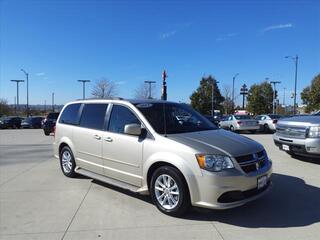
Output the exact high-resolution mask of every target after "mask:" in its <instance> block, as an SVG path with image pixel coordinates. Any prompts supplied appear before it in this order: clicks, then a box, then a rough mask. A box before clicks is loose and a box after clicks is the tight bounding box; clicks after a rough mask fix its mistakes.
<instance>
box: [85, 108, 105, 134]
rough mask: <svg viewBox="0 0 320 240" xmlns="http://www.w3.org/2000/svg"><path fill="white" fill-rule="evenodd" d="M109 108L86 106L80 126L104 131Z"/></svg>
mask: <svg viewBox="0 0 320 240" xmlns="http://www.w3.org/2000/svg"><path fill="white" fill-rule="evenodd" d="M107 107H108V104H85V105H84V107H83V110H82V115H81V120H80V126H81V127H85V128H92V129H97V130H102V129H103V124H104V119H105V116H106V111H107Z"/></svg>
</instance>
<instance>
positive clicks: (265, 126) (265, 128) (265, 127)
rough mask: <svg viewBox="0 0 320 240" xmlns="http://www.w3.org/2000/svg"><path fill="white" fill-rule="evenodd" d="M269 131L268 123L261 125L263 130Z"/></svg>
mask: <svg viewBox="0 0 320 240" xmlns="http://www.w3.org/2000/svg"><path fill="white" fill-rule="evenodd" d="M269 131H270V129H269V126H268V124H265V125H263V132H264V133H268V132H269Z"/></svg>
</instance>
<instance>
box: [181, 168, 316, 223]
mask: <svg viewBox="0 0 320 240" xmlns="http://www.w3.org/2000/svg"><path fill="white" fill-rule="evenodd" d="M272 180H273V188H272V189H271V190H270V192H269V193H267V194H266V195H265V196H263V197H262V198H260V199H258V200H256V201H254V202H251V203H248V204H246V205H244V206H241V207H238V208H234V209H228V210H223V211H219V210H206V209H198V208H197V209H194V210H193V211H191V212H190V213H189V214H188V215H187V216H185V218H187V219H190V220H198V221H217V222H221V223H227V224H231V225H235V226H240V227H247V228H283V227H299V226H306V225H311V224H313V223H317V222H319V221H320V204H319V201H320V188H318V187H314V186H311V185H308V184H306V183H305V181H304V180H303V179H300V178H297V177H292V176H287V175H282V174H273V176H272Z"/></svg>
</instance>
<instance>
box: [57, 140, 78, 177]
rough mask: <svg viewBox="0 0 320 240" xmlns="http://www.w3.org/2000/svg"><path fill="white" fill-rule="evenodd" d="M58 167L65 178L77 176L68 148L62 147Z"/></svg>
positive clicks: (71, 154) (74, 163)
mask: <svg viewBox="0 0 320 240" xmlns="http://www.w3.org/2000/svg"><path fill="white" fill-rule="evenodd" d="M60 167H61V170H62V173H63V174H64V175H65V176H66V177H70V178H73V177H75V176H76V175H77V174H76V172H75V171H74V169H75V167H76V162H75V161H74V157H73V153H72V151H71V149H70V148H69V147H68V146H64V147H63V148H62V149H61V152H60Z"/></svg>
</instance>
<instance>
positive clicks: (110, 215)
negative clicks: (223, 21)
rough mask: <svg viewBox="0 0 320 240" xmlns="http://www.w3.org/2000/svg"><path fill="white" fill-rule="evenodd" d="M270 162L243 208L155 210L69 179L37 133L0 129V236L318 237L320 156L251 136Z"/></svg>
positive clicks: (145, 201) (144, 200) (112, 190)
mask: <svg viewBox="0 0 320 240" xmlns="http://www.w3.org/2000/svg"><path fill="white" fill-rule="evenodd" d="M247 136H248V137H250V138H252V139H254V140H256V141H258V142H260V143H261V144H263V145H264V147H265V148H266V150H267V152H268V154H269V156H270V158H271V159H272V160H273V170H274V174H273V188H272V189H271V190H270V191H269V193H268V194H266V195H265V196H264V197H263V198H261V199H259V200H257V201H254V202H251V203H249V204H247V205H244V206H241V207H238V208H235V209H229V210H223V211H213V210H206V209H192V211H191V212H190V213H188V214H187V215H186V216H184V217H183V218H174V217H169V216H166V215H164V214H162V213H160V212H159V211H158V210H157V208H156V207H155V206H153V204H151V202H150V198H149V197H148V196H140V195H136V194H133V193H131V192H128V191H124V190H121V189H118V188H116V187H112V186H109V185H107V184H104V183H101V182H98V181H95V180H92V179H89V178H85V177H78V178H75V179H70V178H66V177H64V176H63V174H62V173H61V171H60V167H59V163H58V160H57V159H55V158H53V156H52V150H51V149H52V147H51V142H52V140H53V137H52V136H49V137H47V136H44V134H43V132H42V130H29V129H26V130H0V239H184V240H187V239H255V240H256V239H281V240H285V239H288V240H289V239H290V240H294V239H304V240H307V239H319V236H320V204H319V203H320V174H319V173H320V160H318V161H317V160H310V159H306V158H299V159H293V158H291V157H290V156H289V155H287V154H286V153H284V152H282V151H280V150H279V149H278V148H276V147H275V146H274V144H273V141H272V135H271V134H252V135H251V134H250V135H247Z"/></svg>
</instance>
